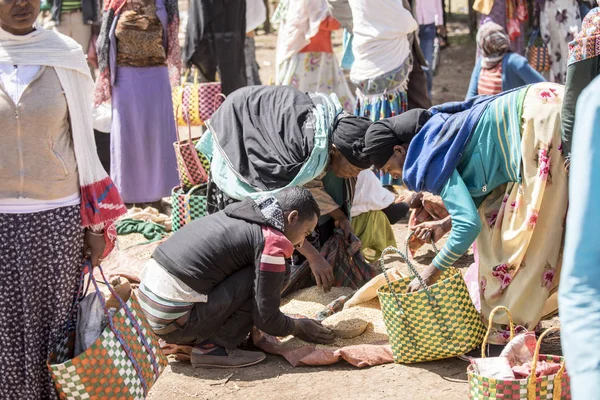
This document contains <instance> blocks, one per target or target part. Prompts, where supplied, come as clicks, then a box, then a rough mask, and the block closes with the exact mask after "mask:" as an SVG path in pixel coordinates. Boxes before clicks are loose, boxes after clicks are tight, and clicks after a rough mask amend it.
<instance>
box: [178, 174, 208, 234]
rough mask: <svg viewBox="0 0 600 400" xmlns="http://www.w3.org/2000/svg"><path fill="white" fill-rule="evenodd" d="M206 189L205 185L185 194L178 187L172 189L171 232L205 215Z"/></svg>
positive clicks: (195, 187)
mask: <svg viewBox="0 0 600 400" xmlns="http://www.w3.org/2000/svg"><path fill="white" fill-rule="evenodd" d="M206 187H207V185H206V184H202V185H198V186H194V187H193V188H191V189H190V190H189V191H188V192H187V193H186V192H185V191H184V190H183V189H182V188H181V187H179V186H178V187H176V188H173V191H172V192H171V202H172V207H173V211H172V214H171V218H172V219H173V232H176V231H178V230H179V229H181V228H182V227H183V226H184V225H185V224H186V223H188V222H190V221H192V220H195V219H198V218H202V217H204V216H205V215H206V214H207V212H206V210H207V199H206Z"/></svg>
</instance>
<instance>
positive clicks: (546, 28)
mask: <svg viewBox="0 0 600 400" xmlns="http://www.w3.org/2000/svg"><path fill="white" fill-rule="evenodd" d="M541 7H542V8H541V13H540V32H541V34H542V39H543V40H544V43H546V46H547V47H548V54H549V55H550V81H551V82H556V83H560V84H563V85H564V84H565V80H566V78H567V60H568V58H569V43H570V42H571V41H573V39H574V38H575V35H576V34H577V32H578V31H579V29H580V28H581V16H580V15H579V5H578V4H577V0H545V1H544V2H543V4H542V6H541Z"/></svg>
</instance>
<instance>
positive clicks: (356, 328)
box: [323, 308, 369, 339]
mask: <svg viewBox="0 0 600 400" xmlns="http://www.w3.org/2000/svg"><path fill="white" fill-rule="evenodd" d="M368 325H369V321H368V320H367V319H366V318H365V315H364V309H358V308H357V309H356V310H354V309H352V308H350V309H349V310H347V311H346V312H338V313H336V314H333V315H332V316H330V317H328V318H326V319H325V320H324V321H323V326H326V327H327V328H329V329H331V330H332V331H333V333H334V334H335V335H336V336H337V337H342V338H345V339H350V338H353V337H356V336H358V335H362V334H363V333H364V331H365V329H366V328H367V326H368Z"/></svg>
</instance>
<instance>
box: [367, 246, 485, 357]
mask: <svg viewBox="0 0 600 400" xmlns="http://www.w3.org/2000/svg"><path fill="white" fill-rule="evenodd" d="M389 253H396V254H398V255H400V256H401V257H402V258H403V259H404V261H405V262H406V264H407V265H408V267H409V268H410V270H411V272H412V273H413V274H414V277H417V278H418V279H419V281H420V282H421V285H422V286H423V287H424V289H422V290H419V291H418V292H413V293H407V288H408V285H409V284H410V282H411V281H412V279H413V278H414V277H408V278H404V279H402V280H397V281H395V282H390V280H389V278H388V274H387V271H386V272H384V276H385V279H386V282H387V284H386V285H383V286H382V287H380V288H379V289H378V290H377V295H378V296H379V301H380V302H381V310H382V312H383V319H384V321H385V326H386V328H387V333H388V336H389V339H390V344H391V346H392V353H393V354H394V362H396V363H406V364H410V363H418V362H424V361H433V360H441V359H444V358H451V357H455V356H458V355H462V354H465V353H468V352H469V351H471V350H473V349H474V348H475V347H477V346H478V345H479V344H480V343H481V341H482V339H483V336H484V334H485V326H484V325H483V322H482V320H481V317H480V315H479V313H478V312H477V310H476V309H475V306H474V305H473V302H472V301H471V298H470V297H469V291H468V290H467V285H466V284H465V281H464V279H463V277H462V275H461V273H460V271H458V270H457V269H456V268H448V269H446V270H445V271H444V272H443V274H442V276H441V277H440V279H439V281H438V282H437V283H435V284H433V285H431V286H429V287H428V286H427V285H426V284H425V282H424V281H423V279H422V278H421V277H420V275H419V274H418V272H417V270H416V269H415V268H414V266H413V265H412V263H411V262H410V260H409V258H408V256H407V254H408V249H407V252H406V254H403V253H402V252H401V251H399V250H397V249H395V248H393V247H388V248H387V249H385V250H384V251H383V253H382V255H381V259H380V263H381V268H382V269H384V256H385V255H386V254H389Z"/></svg>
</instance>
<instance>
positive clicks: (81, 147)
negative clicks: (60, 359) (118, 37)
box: [0, 24, 107, 186]
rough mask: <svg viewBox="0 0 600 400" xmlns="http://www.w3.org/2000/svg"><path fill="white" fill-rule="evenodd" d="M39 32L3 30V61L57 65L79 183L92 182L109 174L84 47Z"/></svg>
mask: <svg viewBox="0 0 600 400" xmlns="http://www.w3.org/2000/svg"><path fill="white" fill-rule="evenodd" d="M35 29H36V30H35V31H33V32H32V33H30V34H28V35H23V36H18V35H13V34H11V33H8V32H6V31H4V30H2V29H0V63H11V64H14V65H17V64H28V65H44V66H48V67H53V68H54V69H55V71H56V75H58V79H59V80H60V84H61V86H62V88H63V90H64V91H65V96H66V98H67V105H68V108H69V117H70V120H71V130H72V132H73V147H74V149H75V157H76V159H77V169H78V171H79V184H80V185H81V186H85V185H90V184H92V183H94V182H97V181H100V180H102V179H104V178H106V177H107V174H106V171H104V168H102V164H101V163H100V160H99V159H98V153H97V152H96V142H95V141H94V127H93V118H92V104H93V94H94V81H93V80H92V76H91V75H90V69H89V67H88V65H87V61H86V59H85V56H84V54H83V51H82V50H81V46H80V45H79V44H77V42H76V41H74V40H73V39H71V38H69V37H67V36H64V35H61V34H59V33H56V32H53V31H49V30H45V29H44V28H42V27H41V25H39V24H36V25H35Z"/></svg>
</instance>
